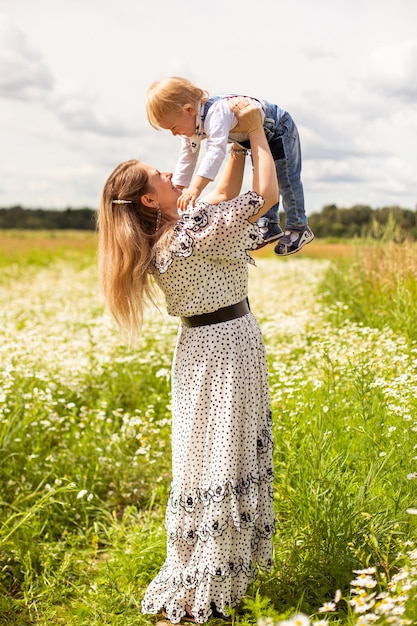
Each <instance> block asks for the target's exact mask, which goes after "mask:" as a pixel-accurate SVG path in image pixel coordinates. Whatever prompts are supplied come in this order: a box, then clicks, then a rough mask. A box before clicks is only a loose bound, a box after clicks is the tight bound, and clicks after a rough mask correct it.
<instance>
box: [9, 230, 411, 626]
mask: <svg viewBox="0 0 417 626" xmlns="http://www.w3.org/2000/svg"><path fill="white" fill-rule="evenodd" d="M0 250H1V252H0V267H1V273H0V315H1V326H0V337H1V339H0V361H1V367H0V624H1V625H2V626H3V625H6V624H7V625H13V626H30V625H34V624H37V625H41V626H46V625H47V624H48V625H51V624H55V625H62V626H64V625H65V626H84V625H85V626H104V625H111V626H142V625H145V624H153V623H155V619H154V618H151V617H149V616H144V615H142V614H141V613H140V601H141V597H142V594H143V592H144V589H145V588H146V586H147V584H148V582H149V581H150V580H151V579H152V578H153V576H154V575H155V574H156V572H157V571H158V569H159V567H160V565H161V564H162V562H163V559H164V554H165V534H164V529H163V520H164V512H165V503H166V500H167V495H168V490H169V482H170V363H171V358H172V354H173V350H174V345H175V339H176V333H177V328H178V321H177V320H176V319H174V318H169V317H168V316H167V315H166V314H165V312H164V308H163V303H162V302H161V307H160V308H157V309H153V310H150V311H149V312H148V314H147V315H146V319H145V326H144V330H143V336H142V338H141V341H140V343H139V345H138V346H135V347H132V346H128V345H127V344H126V343H125V342H124V340H123V338H122V337H121V336H120V334H119V332H118V330H117V329H116V328H115V325H114V323H113V322H112V320H111V319H110V317H109V315H108V314H107V312H106V309H105V306H104V302H103V298H102V295H101V293H100V290H99V287H98V281H97V270H96V235H95V234H94V233H88V232H84V233H80V232H72V233H71V232H69V233H65V234H63V233H58V232H55V231H50V232H49V231H48V232H37V233H34V232H32V233H31V232H19V231H3V232H0ZM255 257H256V263H257V267H250V289H249V293H250V300H251V308H252V310H253V312H254V313H255V315H256V317H257V318H258V320H259V322H260V324H261V328H262V331H263V334H264V338H265V342H266V347H267V353H268V362H269V370H270V388H271V399H272V409H273V416H274V438H275V450H274V455H275V481H274V493H275V508H276V515H277V532H276V535H275V537H274V562H273V569H272V572H271V573H270V574H262V575H261V576H260V577H259V579H258V580H257V582H256V583H255V584H254V585H253V586H252V587H251V588H250V589H249V592H248V595H247V598H245V600H244V602H243V603H242V605H241V606H240V607H239V608H238V609H236V610H235V611H233V618H232V622H233V623H234V624H236V625H248V626H249V625H255V624H258V625H259V626H273V625H275V624H281V625H284V626H290V625H291V626H307V625H308V624H310V623H311V624H317V625H319V626H323V625H325V624H334V625H336V624H340V625H346V626H368V625H369V624H377V625H381V624H394V625H397V624H398V625H406V624H417V599H416V587H417V549H416V540H417V412H416V408H417V316H416V304H415V303H416V296H417V248H416V246H415V244H413V243H407V242H406V243H404V244H401V245H398V244H394V243H391V242H390V241H381V242H379V243H378V242H377V243H376V242H371V241H363V240H360V241H352V242H349V243H344V244H341V243H337V242H333V243H329V242H324V241H314V242H313V243H312V244H310V245H309V246H306V248H305V249H304V250H303V251H302V252H301V253H299V254H298V255H294V256H292V257H288V258H286V259H277V258H276V257H275V258H274V257H273V256H272V255H271V252H270V251H269V250H268V249H264V250H262V251H260V252H259V253H256V254H255ZM222 623H224V622H221V621H219V620H217V621H216V620H215V619H212V620H210V622H209V624H210V625H212V626H216V624H222Z"/></svg>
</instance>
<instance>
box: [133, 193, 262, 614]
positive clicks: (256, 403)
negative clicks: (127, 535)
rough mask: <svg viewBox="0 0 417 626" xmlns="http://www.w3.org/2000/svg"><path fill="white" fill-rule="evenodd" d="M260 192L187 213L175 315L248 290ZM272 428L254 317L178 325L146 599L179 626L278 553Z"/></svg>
mask: <svg viewBox="0 0 417 626" xmlns="http://www.w3.org/2000/svg"><path fill="white" fill-rule="evenodd" d="M262 204H263V200H262V198H261V197H260V196H258V195H257V194H256V193H254V192H249V193H247V194H243V195H241V196H239V197H238V198H235V199H234V200H231V201H229V202H225V203H221V204H219V205H218V206H210V205H207V204H204V203H199V204H197V206H196V207H195V208H194V209H191V210H187V212H186V213H184V214H183V215H182V218H181V220H180V221H179V222H178V223H177V225H176V227H175V228H174V230H173V231H172V233H171V234H169V235H168V236H167V237H166V238H164V241H163V242H161V246H160V247H159V249H158V251H157V253H156V257H155V272H154V274H155V279H156V281H157V282H158V284H159V285H160V286H161V288H162V289H163V291H164V293H165V296H166V300H167V308H168V312H169V313H170V314H172V315H178V316H191V315H199V314H202V313H209V312H212V311H215V310H217V309H218V308H220V307H224V306H228V305H230V304H234V303H236V302H240V301H241V300H243V299H244V298H245V297H246V296H247V279H248V271H247V263H248V262H251V258H250V256H249V254H248V252H247V251H248V250H250V249H254V248H256V246H257V245H258V242H260V241H261V235H260V233H259V229H258V227H257V226H256V225H255V224H251V223H250V222H249V220H248V218H249V217H250V216H251V215H254V214H255V213H256V212H257V211H258V209H259V208H260V207H261V206H262ZM271 431H272V424H271V413H270V403H269V389H268V373H267V365H266V357H265V349H264V344H263V340H262V336H261V332H260V329H259V326H258V323H257V321H256V319H255V318H254V316H253V315H252V313H249V314H248V315H245V316H243V317H240V318H237V319H233V320H230V321H227V322H223V323H220V324H212V325H208V326H199V327H192V328H190V327H187V326H185V325H183V324H181V325H180V329H179V333H178V341H177V346H176V351H175V356H174V361H173V367H172V484H171V492H170V497H169V501H168V506H167V512H166V521H165V527H166V532H167V538H168V544H167V556H166V560H165V563H164V564H163V566H162V568H161V570H160V571H159V573H158V575H157V576H156V578H155V579H154V580H153V581H152V582H151V584H150V585H149V587H148V589H147V591H146V593H145V596H144V598H143V601H142V611H143V612H144V613H158V612H160V611H161V610H162V609H164V610H165V612H166V614H167V616H168V619H169V620H170V621H171V622H173V623H178V622H180V620H181V617H182V616H184V615H185V613H186V610H185V607H186V606H187V607H190V609H191V613H192V614H193V616H194V618H195V620H196V622H198V623H200V624H204V623H205V622H206V621H207V620H208V619H209V617H210V615H211V614H212V612H213V609H215V610H217V611H219V612H221V613H224V614H227V607H230V606H235V605H236V604H238V603H239V601H240V600H241V598H242V596H243V595H244V594H245V592H246V590H247V586H248V584H249V583H250V582H251V581H253V580H254V578H255V577H256V574H257V571H258V569H259V568H261V569H265V570H268V569H269V568H270V565H271V556H272V541H271V538H272V534H273V532H274V510H273V495H272V487H271V482H272V479H273V467H272V432H271Z"/></svg>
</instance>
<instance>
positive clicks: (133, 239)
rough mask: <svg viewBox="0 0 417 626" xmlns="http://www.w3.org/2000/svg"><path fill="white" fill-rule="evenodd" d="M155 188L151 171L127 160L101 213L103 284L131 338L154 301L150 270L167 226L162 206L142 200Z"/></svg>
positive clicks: (104, 197)
mask: <svg viewBox="0 0 417 626" xmlns="http://www.w3.org/2000/svg"><path fill="white" fill-rule="evenodd" d="M149 191H151V187H150V185H149V177H148V173H147V171H146V169H145V168H144V167H142V165H141V163H140V162H139V161H136V160H131V161H126V162H125V163H121V164H120V165H119V166H118V167H116V169H115V170H114V171H113V173H112V174H111V175H110V176H109V178H108V179H107V181H106V184H105V185H104V189H103V193H102V197H101V202H100V208H99V210H98V213H97V227H98V232H99V244H98V266H99V277H100V282H101V286H102V289H103V293H104V297H105V299H106V302H107V305H108V307H109V309H110V312H111V314H112V315H113V317H114V318H115V320H116V322H117V323H118V325H119V327H120V328H121V329H122V330H123V331H124V332H125V333H126V334H127V336H128V338H129V339H130V340H131V341H132V340H135V339H137V337H138V336H139V333H140V329H141V326H142V321H143V313H144V307H145V304H146V303H147V302H153V301H154V298H153V283H152V281H151V278H150V276H149V269H150V263H151V261H152V250H153V245H154V243H155V242H156V240H157V239H158V238H159V235H160V233H161V232H163V230H164V226H166V221H165V220H164V218H163V216H162V219H161V223H160V224H158V218H157V215H158V210H157V209H155V208H154V207H148V206H145V205H144V204H142V202H141V198H142V196H143V194H146V193H148V192H149ZM114 200H125V201H130V202H128V203H125V204H118V203H115V202H114ZM164 222H165V223H164ZM157 226H160V230H159V231H158V233H156V229H157Z"/></svg>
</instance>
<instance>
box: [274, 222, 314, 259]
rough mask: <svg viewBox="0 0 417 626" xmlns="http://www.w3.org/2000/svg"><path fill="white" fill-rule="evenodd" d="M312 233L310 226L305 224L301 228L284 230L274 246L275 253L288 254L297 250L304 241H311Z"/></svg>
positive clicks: (304, 243)
mask: <svg viewBox="0 0 417 626" xmlns="http://www.w3.org/2000/svg"><path fill="white" fill-rule="evenodd" d="M313 239H314V233H313V231H312V230H311V228H310V226H308V225H306V226H303V227H302V228H291V230H285V234H284V236H283V237H281V239H280V240H279V242H278V243H277V245H276V246H275V248H274V250H275V254H278V256H288V255H289V254H295V253H296V252H299V251H300V250H301V248H302V247H303V246H305V245H306V243H310V241H313Z"/></svg>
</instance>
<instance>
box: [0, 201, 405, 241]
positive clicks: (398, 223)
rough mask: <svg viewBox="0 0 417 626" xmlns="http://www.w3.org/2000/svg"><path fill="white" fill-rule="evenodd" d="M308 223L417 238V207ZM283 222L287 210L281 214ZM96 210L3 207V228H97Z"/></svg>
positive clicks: (356, 209) (325, 215)
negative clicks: (413, 209)
mask: <svg viewBox="0 0 417 626" xmlns="http://www.w3.org/2000/svg"><path fill="white" fill-rule="evenodd" d="M308 219H309V224H310V227H311V228H312V230H313V231H314V233H315V235H316V237H322V238H326V237H335V238H349V239H350V238H353V237H374V238H380V237H382V236H383V234H384V233H386V231H387V229H390V230H391V231H392V233H393V238H395V239H397V240H404V239H406V238H410V239H414V240H417V210H416V211H411V210H410V209H403V208H401V207H399V206H387V207H383V208H380V209H373V208H371V207H370V206H367V205H362V204H358V205H355V206H352V207H350V208H343V207H338V206H336V205H335V204H329V205H326V206H324V207H323V208H322V210H321V211H320V212H319V213H313V214H311V215H309V218H308ZM281 222H282V224H284V222H285V216H284V213H282V215H281ZM95 227H96V225H95V211H94V210H93V209H91V208H88V207H83V208H79V209H74V208H70V207H69V208H66V209H64V210H58V209H29V208H23V207H22V206H19V205H17V206H12V207H9V208H0V229H13V228H16V229H20V228H21V229H28V230H64V229H66V230H94V229H95Z"/></svg>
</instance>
